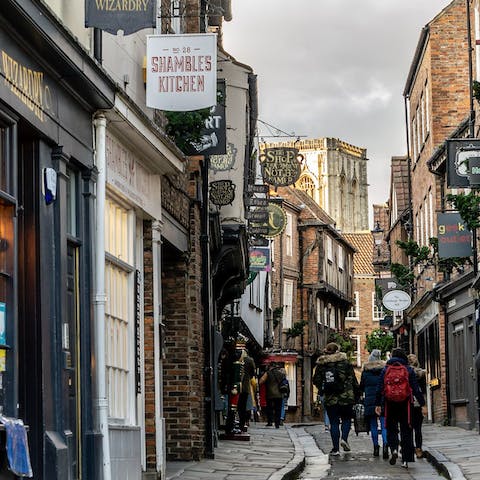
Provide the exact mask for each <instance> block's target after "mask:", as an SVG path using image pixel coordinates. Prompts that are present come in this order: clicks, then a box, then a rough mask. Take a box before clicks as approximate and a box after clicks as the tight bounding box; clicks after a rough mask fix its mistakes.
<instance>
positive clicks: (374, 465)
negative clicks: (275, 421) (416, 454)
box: [298, 425, 444, 480]
mask: <svg viewBox="0 0 480 480" xmlns="http://www.w3.org/2000/svg"><path fill="white" fill-rule="evenodd" d="M304 430H305V433H307V434H309V435H311V436H312V437H313V438H314V439H315V442H316V445H317V446H318V448H319V449H320V450H321V451H322V452H329V451H330V449H331V440H330V434H329V432H326V431H325V428H324V426H323V425H315V426H310V427H304ZM300 438H301V437H300ZM349 444H350V447H351V451H350V452H343V451H342V452H341V454H340V456H338V457H331V456H330V457H329V463H330V465H331V466H330V469H329V470H328V472H326V475H324V476H320V475H321V474H322V471H321V470H319V467H318V461H319V459H318V456H316V457H313V458H311V457H308V456H306V461H305V469H304V470H303V471H302V472H301V473H300V475H299V477H298V478H299V479H302V480H317V479H320V478H328V479H335V480H347V479H348V480H407V479H415V480H431V479H441V478H444V477H443V476H442V475H441V474H440V473H439V472H437V470H436V469H435V467H434V466H433V465H431V464H430V463H429V462H428V461H427V460H426V459H420V460H417V461H415V462H414V463H411V464H409V467H408V469H405V468H403V467H402V466H401V463H402V462H401V461H397V463H396V465H393V466H392V465H390V464H389V462H388V460H383V459H382V456H381V452H380V457H373V455H372V453H373V447H372V442H371V439H370V437H369V436H368V435H367V434H366V433H359V434H358V436H357V435H355V433H354V432H353V430H352V433H351V435H350V437H349ZM309 459H310V460H309Z"/></svg>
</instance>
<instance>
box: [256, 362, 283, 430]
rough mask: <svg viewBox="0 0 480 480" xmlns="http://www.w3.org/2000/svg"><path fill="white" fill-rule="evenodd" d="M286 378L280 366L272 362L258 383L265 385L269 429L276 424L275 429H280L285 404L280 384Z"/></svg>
mask: <svg viewBox="0 0 480 480" xmlns="http://www.w3.org/2000/svg"><path fill="white" fill-rule="evenodd" d="M284 378H285V374H284V373H283V372H282V371H281V369H280V366H279V365H278V364H276V363H274V362H272V363H271V364H270V365H269V368H268V370H267V371H266V372H265V373H264V374H263V375H262V376H261V378H260V380H259V382H258V383H259V384H260V385H263V384H265V395H266V399H267V407H266V410H267V427H271V426H272V425H273V423H275V428H280V422H281V415H282V402H283V394H282V392H281V391H280V383H281V381H282V380H283V379H284Z"/></svg>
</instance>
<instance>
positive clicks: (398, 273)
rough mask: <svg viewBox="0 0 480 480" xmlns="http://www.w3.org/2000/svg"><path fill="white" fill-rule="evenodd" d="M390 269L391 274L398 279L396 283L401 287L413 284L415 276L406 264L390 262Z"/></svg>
mask: <svg viewBox="0 0 480 480" xmlns="http://www.w3.org/2000/svg"><path fill="white" fill-rule="evenodd" d="M390 271H391V272H392V275H393V276H394V277H395V278H396V279H397V280H398V283H399V284H400V286H402V287H409V286H411V285H413V281H414V279H415V276H414V274H413V272H412V271H411V270H410V268H408V267H407V266H406V265H403V264H402V263H392V264H391V265H390Z"/></svg>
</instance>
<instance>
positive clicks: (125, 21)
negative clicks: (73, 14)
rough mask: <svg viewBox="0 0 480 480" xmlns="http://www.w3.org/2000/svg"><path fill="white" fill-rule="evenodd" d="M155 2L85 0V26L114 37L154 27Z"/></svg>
mask: <svg viewBox="0 0 480 480" xmlns="http://www.w3.org/2000/svg"><path fill="white" fill-rule="evenodd" d="M156 12H157V2H156V0H85V26H86V27H93V28H99V29H100V30H105V31H106V32H108V33H111V34H112V35H116V34H117V32H118V31H119V30H122V31H123V34H124V35H129V34H131V33H134V32H138V30H142V29H144V28H155V27H156V25H157V24H156Z"/></svg>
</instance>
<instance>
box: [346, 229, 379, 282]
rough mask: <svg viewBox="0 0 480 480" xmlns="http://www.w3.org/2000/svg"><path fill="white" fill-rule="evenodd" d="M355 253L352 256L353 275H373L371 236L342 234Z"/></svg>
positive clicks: (366, 234) (361, 233)
mask: <svg viewBox="0 0 480 480" xmlns="http://www.w3.org/2000/svg"><path fill="white" fill-rule="evenodd" d="M343 236H344V237H345V238H346V239H347V241H348V242H349V243H351V244H352V245H353V246H354V247H355V248H356V250H357V251H356V252H355V254H354V255H353V272H354V274H355V275H375V270H374V269H373V265H372V261H373V235H372V234H371V233H370V232H360V233H344V234H343Z"/></svg>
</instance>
